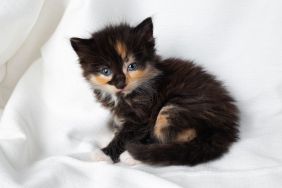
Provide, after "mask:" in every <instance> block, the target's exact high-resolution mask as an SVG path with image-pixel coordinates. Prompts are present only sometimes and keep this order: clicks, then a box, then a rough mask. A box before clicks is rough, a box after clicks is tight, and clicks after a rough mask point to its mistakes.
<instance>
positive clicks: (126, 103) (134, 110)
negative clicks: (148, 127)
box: [114, 96, 154, 123]
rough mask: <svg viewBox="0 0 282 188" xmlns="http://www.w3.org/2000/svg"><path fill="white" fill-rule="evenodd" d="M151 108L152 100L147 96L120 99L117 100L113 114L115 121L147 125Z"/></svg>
mask: <svg viewBox="0 0 282 188" xmlns="http://www.w3.org/2000/svg"><path fill="white" fill-rule="evenodd" d="M153 106H154V100H153V99H152V98H151V97H148V96H147V97H144V96H136V97H130V98H122V99H119V100H118V103H117V106H116V107H115V110H114V114H115V117H116V119H117V120H120V119H122V120H123V121H125V120H127V121H134V122H135V121H136V122H140V123H147V122H148V121H149V118H150V116H151V112H152V108H153Z"/></svg>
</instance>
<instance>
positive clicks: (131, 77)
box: [128, 70, 147, 82]
mask: <svg viewBox="0 0 282 188" xmlns="http://www.w3.org/2000/svg"><path fill="white" fill-rule="evenodd" d="M146 73H147V71H146V70H136V71H131V72H129V73H128V82H132V81H136V80H139V79H141V78H143V77H144V76H145V75H146Z"/></svg>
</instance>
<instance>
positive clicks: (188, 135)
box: [176, 129, 197, 142]
mask: <svg viewBox="0 0 282 188" xmlns="http://www.w3.org/2000/svg"><path fill="white" fill-rule="evenodd" d="M196 136H197V133H196V130H195V129H187V130H183V131H182V132H180V133H179V134H178V135H177V137H176V142H189V141H191V140H193V139H194V138H196Z"/></svg>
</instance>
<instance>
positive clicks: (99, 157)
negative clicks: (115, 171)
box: [90, 149, 113, 163]
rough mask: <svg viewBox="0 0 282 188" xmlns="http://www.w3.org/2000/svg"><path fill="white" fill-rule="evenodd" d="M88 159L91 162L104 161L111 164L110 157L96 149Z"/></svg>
mask: <svg viewBox="0 0 282 188" xmlns="http://www.w3.org/2000/svg"><path fill="white" fill-rule="evenodd" d="M90 158H91V160H92V161H105V162H108V163H113V161H112V159H111V157H109V156H108V155H106V154H105V153H104V152H103V151H102V150H100V149H96V150H95V151H93V152H91V155H90Z"/></svg>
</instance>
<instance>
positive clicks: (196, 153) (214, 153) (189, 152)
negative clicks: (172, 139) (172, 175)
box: [126, 139, 228, 166]
mask: <svg viewBox="0 0 282 188" xmlns="http://www.w3.org/2000/svg"><path fill="white" fill-rule="evenodd" d="M126 149H127V150H128V152H129V153H130V154H131V155H132V156H133V157H134V158H135V159H137V160H139V161H142V162H144V163H148V164H154V165H190V166H193V165H196V164H199V163H203V162H207V161H210V160H213V159H216V158H219V157H221V156H222V155H223V154H224V153H225V152H227V150H228V147H227V145H226V143H225V144H222V145H221V144H218V143H217V144H215V143H209V142H208V143H207V142H202V141H200V140H198V139H195V140H193V141H191V142H189V143H182V144H179V143H175V144H149V145H144V144H128V145H127V146H126Z"/></svg>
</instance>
